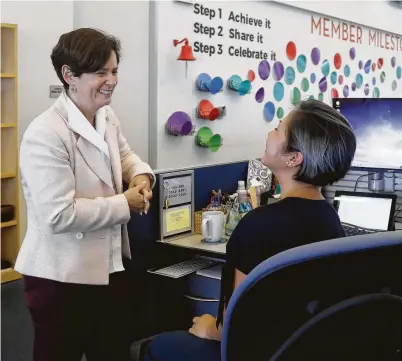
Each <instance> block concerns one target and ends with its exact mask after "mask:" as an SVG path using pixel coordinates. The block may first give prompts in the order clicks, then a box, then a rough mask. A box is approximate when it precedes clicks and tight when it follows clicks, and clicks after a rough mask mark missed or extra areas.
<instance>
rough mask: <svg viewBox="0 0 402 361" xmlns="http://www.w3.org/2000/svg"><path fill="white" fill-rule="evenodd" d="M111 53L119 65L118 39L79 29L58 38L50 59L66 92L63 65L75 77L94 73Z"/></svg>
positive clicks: (98, 32) (86, 29) (90, 30)
mask: <svg viewBox="0 0 402 361" xmlns="http://www.w3.org/2000/svg"><path fill="white" fill-rule="evenodd" d="M112 51H114V52H115V53H116V57H117V63H119V62H120V56H121V53H120V52H121V44H120V41H119V40H118V39H116V38H115V37H114V36H111V35H108V34H106V33H104V32H102V31H100V30H96V29H91V28H81V29H77V30H73V31H70V32H69V33H66V34H63V35H62V36H60V39H59V41H58V43H57V45H56V46H55V47H54V48H53V51H52V55H51V56H50V57H51V59H52V63H53V67H54V70H55V71H56V73H57V76H58V77H59V79H60V81H61V82H62V83H63V86H64V89H66V90H67V89H68V86H69V85H68V84H67V83H66V81H65V80H64V79H63V74H62V72H61V68H62V66H63V65H67V66H69V67H70V69H71V71H72V73H73V75H74V76H76V77H79V76H81V75H82V74H84V73H94V72H96V71H98V70H100V69H102V67H103V66H104V65H105V64H106V63H107V61H108V60H109V57H110V54H111V53H112Z"/></svg>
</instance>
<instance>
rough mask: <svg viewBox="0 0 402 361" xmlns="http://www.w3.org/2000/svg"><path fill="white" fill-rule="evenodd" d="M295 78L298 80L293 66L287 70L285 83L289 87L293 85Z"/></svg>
mask: <svg viewBox="0 0 402 361" xmlns="http://www.w3.org/2000/svg"><path fill="white" fill-rule="evenodd" d="M295 78H296V72H295V70H294V69H293V68H292V67H291V66H288V67H287V68H286V70H285V83H286V84H287V85H292V84H293V82H294V81H295Z"/></svg>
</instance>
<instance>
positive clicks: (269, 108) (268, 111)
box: [264, 102, 275, 122]
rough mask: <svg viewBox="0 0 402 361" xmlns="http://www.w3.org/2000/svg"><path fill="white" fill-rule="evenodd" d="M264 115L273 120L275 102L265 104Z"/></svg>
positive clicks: (269, 120) (266, 118) (268, 119)
mask: <svg viewBox="0 0 402 361" xmlns="http://www.w3.org/2000/svg"><path fill="white" fill-rule="evenodd" d="M264 117H265V120H267V121H268V122H271V121H272V120H273V119H274V117H275V104H274V103H272V102H267V103H265V105H264Z"/></svg>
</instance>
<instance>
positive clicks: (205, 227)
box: [201, 211, 225, 243]
mask: <svg viewBox="0 0 402 361" xmlns="http://www.w3.org/2000/svg"><path fill="white" fill-rule="evenodd" d="M224 222H225V216H224V214H223V212H220V211H206V212H203V213H202V223H201V231H202V235H203V236H204V238H205V242H211V243H214V242H220V241H221V240H222V237H223V226H224Z"/></svg>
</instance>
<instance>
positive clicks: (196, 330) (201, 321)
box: [188, 314, 221, 341]
mask: <svg viewBox="0 0 402 361" xmlns="http://www.w3.org/2000/svg"><path fill="white" fill-rule="evenodd" d="M188 332H190V333H191V334H192V335H194V336H197V337H199V338H205V339H207V340H215V341H220V340H221V333H220V332H219V330H218V329H217V328H216V318H215V317H213V316H211V315H208V314H205V315H202V316H200V317H194V318H193V326H192V327H191V328H190V329H189V330H188Z"/></svg>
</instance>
